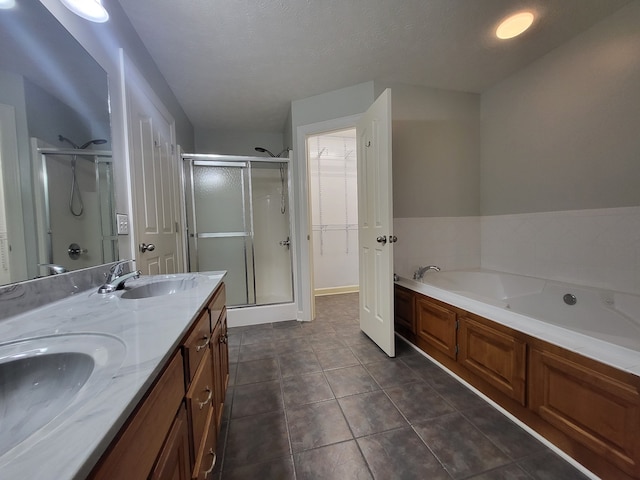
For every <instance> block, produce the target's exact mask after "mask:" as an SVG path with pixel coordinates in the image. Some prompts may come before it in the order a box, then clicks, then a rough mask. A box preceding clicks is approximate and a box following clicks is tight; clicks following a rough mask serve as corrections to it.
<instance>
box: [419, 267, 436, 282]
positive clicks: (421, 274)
mask: <svg viewBox="0 0 640 480" xmlns="http://www.w3.org/2000/svg"><path fill="white" fill-rule="evenodd" d="M429 270H435V271H436V272H439V271H440V267H437V266H435V265H427V266H426V267H419V268H418V270H416V272H415V273H414V274H413V279H414V280H422V277H424V274H425V272H428V271H429Z"/></svg>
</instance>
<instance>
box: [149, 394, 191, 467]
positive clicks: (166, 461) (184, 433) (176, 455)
mask: <svg viewBox="0 0 640 480" xmlns="http://www.w3.org/2000/svg"><path fill="white" fill-rule="evenodd" d="M190 471H191V462H190V460H189V429H188V427H187V413H186V411H185V409H184V407H182V408H180V411H179V413H178V416H177V417H176V419H175V420H174V421H173V425H172V426H171V430H170V431H169V435H168V436H167V440H166V442H165V444H164V446H163V447H162V451H161V452H160V456H159V457H158V462H157V463H156V465H155V467H154V468H153V471H152V472H151V475H150V476H149V478H150V479H151V480H188V479H189V478H190Z"/></svg>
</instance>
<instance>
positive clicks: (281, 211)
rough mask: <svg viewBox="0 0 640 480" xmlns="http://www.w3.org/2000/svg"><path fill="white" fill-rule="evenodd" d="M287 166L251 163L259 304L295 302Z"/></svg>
mask: <svg viewBox="0 0 640 480" xmlns="http://www.w3.org/2000/svg"><path fill="white" fill-rule="evenodd" d="M287 181H288V172H287V165H286V164H284V163H283V164H278V163H273V164H252V165H251V185H252V192H253V198H252V203H253V228H254V255H255V257H254V261H255V279H256V303H257V304H259V305H266V304H270V303H283V302H291V301H292V300H293V287H292V274H291V251H290V249H289V248H287V246H286V245H283V244H281V243H280V242H284V241H286V240H287V239H289V236H290V232H289V199H288V192H287Z"/></svg>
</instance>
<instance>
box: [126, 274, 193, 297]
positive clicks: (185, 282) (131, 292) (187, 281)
mask: <svg viewBox="0 0 640 480" xmlns="http://www.w3.org/2000/svg"><path fill="white" fill-rule="evenodd" d="M197 284H198V282H197V281H196V280H195V279H194V278H170V279H165V280H156V281H153V282H151V283H145V284H144V285H140V286H138V287H133V288H131V289H125V292H124V293H123V294H122V296H121V297H120V298H124V299H134V300H137V299H141V298H150V297H159V296H164V295H172V294H174V293H178V292H182V291H185V290H189V289H191V288H193V287H195V286H196V285H197Z"/></svg>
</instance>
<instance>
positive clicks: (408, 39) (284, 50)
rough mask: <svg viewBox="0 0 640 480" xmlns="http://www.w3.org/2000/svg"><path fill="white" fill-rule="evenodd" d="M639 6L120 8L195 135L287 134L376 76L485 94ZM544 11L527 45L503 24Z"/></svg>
mask: <svg viewBox="0 0 640 480" xmlns="http://www.w3.org/2000/svg"><path fill="white" fill-rule="evenodd" d="M630 1H637V0H606V1H605V0H242V1H239V0H189V1H181V2H176V1H175V0H119V2H120V4H121V5H122V7H123V9H124V11H125V12H126V14H127V15H128V17H129V18H130V20H131V22H132V24H133V26H134V28H135V29H136V31H137V32H138V34H139V35H140V38H141V39H142V41H143V42H144V44H145V45H146V47H147V49H148V50H149V52H150V53H151V55H152V57H153V58H154V60H155V62H156V63H157V65H158V67H159V68H160V71H161V72H162V74H163V75H164V77H165V78H166V80H167V82H168V83H169V85H170V87H171V89H172V90H173V92H174V93H175V95H176V97H177V99H178V101H179V102H180V104H181V105H182V106H183V108H184V110H185V112H186V113H187V115H188V117H189V118H190V120H191V122H192V123H193V125H194V126H195V127H196V128H202V129H207V128H211V129H224V130H253V131H262V132H280V131H282V129H283V125H284V122H285V121H286V117H287V113H288V110H289V107H290V103H291V101H292V100H296V99H301V98H306V97H309V96H312V95H317V94H320V93H325V92H328V91H331V90H335V89H338V88H343V87H347V86H350V85H354V84H357V83H361V82H366V81H369V80H379V81H383V82H400V83H407V84H412V85H424V86H430V87H437V88H444V89H450V90H460V91H467V92H478V93H479V92H482V91H484V90H486V89H487V88H489V87H491V86H492V85H495V84H496V83H497V82H499V81H500V80H502V79H504V78H505V77H507V76H509V75H510V74H512V73H513V72H515V71H517V70H519V69H520V68H522V67H524V66H525V65H527V64H528V63H530V62H532V61H533V60H535V59H536V58H539V57H541V56H542V55H544V54H546V53H547V52H549V51H551V50H552V49H554V48H556V47H557V46H559V45H561V44H562V43H564V42H566V41H568V40H569V39H571V38H572V37H574V36H575V35H577V34H578V33H580V32H581V31H583V30H585V29H586V28H588V27H589V26H590V25H592V24H594V23H595V22H597V21H598V20H600V19H602V18H604V17H606V16H608V15H610V14H611V13H613V12H614V11H615V10H617V9H618V8H620V7H621V6H623V5H625V4H626V3H629V2H630ZM521 9H528V10H531V11H534V12H536V15H537V16H538V18H537V20H536V21H535V23H534V25H533V27H532V28H531V29H530V30H529V31H528V32H526V33H525V34H524V35H522V36H521V37H518V38H516V39H513V40H511V41H499V40H497V39H496V38H495V37H494V36H493V32H494V31H495V28H496V26H497V24H498V23H499V21H500V20H501V19H502V18H504V17H505V16H506V15H508V14H509V13H512V12H514V11H518V10H521Z"/></svg>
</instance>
